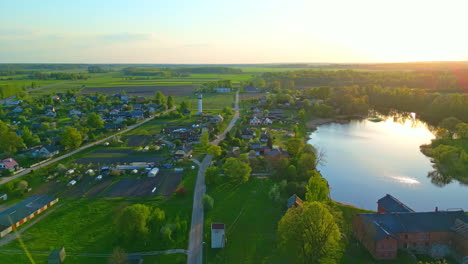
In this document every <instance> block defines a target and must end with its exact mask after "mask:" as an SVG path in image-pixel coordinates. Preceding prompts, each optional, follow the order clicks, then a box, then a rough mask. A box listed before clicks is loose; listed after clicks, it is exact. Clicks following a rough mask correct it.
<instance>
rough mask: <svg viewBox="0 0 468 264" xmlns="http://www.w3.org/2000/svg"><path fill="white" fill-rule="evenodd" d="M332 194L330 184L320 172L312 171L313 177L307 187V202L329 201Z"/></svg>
mask: <svg viewBox="0 0 468 264" xmlns="http://www.w3.org/2000/svg"><path fill="white" fill-rule="evenodd" d="M329 194H330V188H329V187H328V182H327V180H325V179H324V178H323V177H322V176H320V173H319V172H318V171H312V175H311V177H310V178H309V181H308V183H307V186H306V200H307V201H309V202H313V201H318V202H321V201H327V200H328V199H329V198H328V197H329Z"/></svg>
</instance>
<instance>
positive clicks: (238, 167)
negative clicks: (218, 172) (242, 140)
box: [223, 158, 252, 183]
mask: <svg viewBox="0 0 468 264" xmlns="http://www.w3.org/2000/svg"><path fill="white" fill-rule="evenodd" d="M223 171H224V175H226V176H227V177H228V178H229V179H231V180H232V181H235V182H239V183H245V182H247V181H248V180H249V177H250V172H251V171H252V168H250V166H249V164H247V163H245V162H242V161H240V160H239V159H236V158H228V159H227V160H226V162H225V163H224V164H223Z"/></svg>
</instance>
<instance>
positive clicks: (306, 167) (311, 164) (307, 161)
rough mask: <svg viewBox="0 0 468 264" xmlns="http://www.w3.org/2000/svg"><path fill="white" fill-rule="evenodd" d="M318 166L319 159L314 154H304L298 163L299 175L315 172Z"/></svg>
mask: <svg viewBox="0 0 468 264" xmlns="http://www.w3.org/2000/svg"><path fill="white" fill-rule="evenodd" d="M316 164H317V159H316V157H315V155H314V154H310V153H302V155H301V157H300V158H299V160H298V162H297V167H298V168H299V173H300V174H301V175H304V174H305V173H306V172H307V171H310V170H314V169H315V165H316Z"/></svg>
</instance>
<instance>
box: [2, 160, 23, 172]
mask: <svg viewBox="0 0 468 264" xmlns="http://www.w3.org/2000/svg"><path fill="white" fill-rule="evenodd" d="M18 169H19V164H18V162H16V160H14V159H13V158H7V159H4V160H1V161H0V170H10V171H16V170H18Z"/></svg>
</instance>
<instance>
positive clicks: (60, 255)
mask: <svg viewBox="0 0 468 264" xmlns="http://www.w3.org/2000/svg"><path fill="white" fill-rule="evenodd" d="M65 257H66V253H65V248H64V247H62V248H59V249H56V250H54V251H52V252H51V253H50V255H49V258H48V262H47V263H48V264H62V263H63V262H64V261H65Z"/></svg>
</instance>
